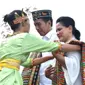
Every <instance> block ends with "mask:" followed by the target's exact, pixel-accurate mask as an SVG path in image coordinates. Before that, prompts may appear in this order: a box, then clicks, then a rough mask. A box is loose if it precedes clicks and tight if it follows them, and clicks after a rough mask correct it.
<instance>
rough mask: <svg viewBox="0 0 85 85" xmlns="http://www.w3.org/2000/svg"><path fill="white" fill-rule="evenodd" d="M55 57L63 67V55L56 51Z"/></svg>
mask: <svg viewBox="0 0 85 85" xmlns="http://www.w3.org/2000/svg"><path fill="white" fill-rule="evenodd" d="M55 58H56V60H57V61H58V62H59V63H60V64H61V65H62V66H63V67H64V68H66V64H65V57H64V56H63V55H61V54H59V53H57V54H56V56H55Z"/></svg>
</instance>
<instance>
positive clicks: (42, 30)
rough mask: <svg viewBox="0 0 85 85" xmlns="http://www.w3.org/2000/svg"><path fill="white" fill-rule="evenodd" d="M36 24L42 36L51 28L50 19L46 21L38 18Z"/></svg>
mask: <svg viewBox="0 0 85 85" xmlns="http://www.w3.org/2000/svg"><path fill="white" fill-rule="evenodd" d="M34 25H35V27H36V30H37V31H38V33H39V34H40V35H41V36H45V35H46V34H47V33H48V32H49V30H50V24H49V21H48V22H44V21H43V20H42V19H37V20H35V21H34Z"/></svg>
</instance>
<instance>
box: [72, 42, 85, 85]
mask: <svg viewBox="0 0 85 85" xmlns="http://www.w3.org/2000/svg"><path fill="white" fill-rule="evenodd" d="M71 44H77V45H80V46H81V76H82V85H85V43H84V42H79V41H78V42H77V41H72V42H71Z"/></svg>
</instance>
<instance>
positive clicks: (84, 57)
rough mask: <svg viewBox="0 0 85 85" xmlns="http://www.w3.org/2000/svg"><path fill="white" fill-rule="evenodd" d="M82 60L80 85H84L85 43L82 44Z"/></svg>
mask: <svg viewBox="0 0 85 85" xmlns="http://www.w3.org/2000/svg"><path fill="white" fill-rule="evenodd" d="M81 47H82V59H81V73H82V74H81V75H82V85H85V43H82V45H81Z"/></svg>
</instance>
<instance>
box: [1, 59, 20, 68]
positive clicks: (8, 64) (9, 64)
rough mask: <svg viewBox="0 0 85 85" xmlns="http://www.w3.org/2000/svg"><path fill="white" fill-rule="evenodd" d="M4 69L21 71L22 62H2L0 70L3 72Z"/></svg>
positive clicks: (9, 60) (6, 60) (5, 60)
mask: <svg viewBox="0 0 85 85" xmlns="http://www.w3.org/2000/svg"><path fill="white" fill-rule="evenodd" d="M3 67H7V68H12V69H16V70H19V67H20V61H19V60H15V59H4V60H0V70H2V68H3Z"/></svg>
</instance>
